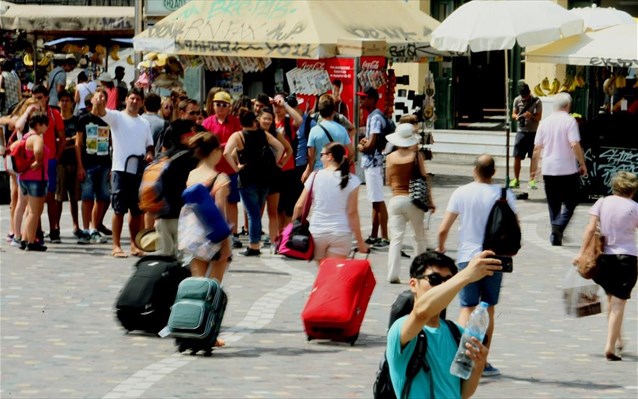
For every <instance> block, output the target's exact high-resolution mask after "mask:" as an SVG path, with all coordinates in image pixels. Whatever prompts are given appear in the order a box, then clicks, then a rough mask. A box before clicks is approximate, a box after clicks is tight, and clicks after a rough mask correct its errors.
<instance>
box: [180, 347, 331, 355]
mask: <svg viewBox="0 0 638 399" xmlns="http://www.w3.org/2000/svg"><path fill="white" fill-rule="evenodd" d="M335 352H340V350H339V349H337V348H334V349H332V350H329V349H323V350H316V348H313V349H308V348H286V347H277V348H263V347H259V348H257V347H251V348H241V349H239V348H231V347H226V348H219V349H215V350H214V351H213V357H217V358H220V357H221V358H224V357H226V358H233V357H261V356H265V355H275V356H302V355H321V354H333V353H335ZM186 353H188V352H186ZM200 357H202V358H203V356H200Z"/></svg>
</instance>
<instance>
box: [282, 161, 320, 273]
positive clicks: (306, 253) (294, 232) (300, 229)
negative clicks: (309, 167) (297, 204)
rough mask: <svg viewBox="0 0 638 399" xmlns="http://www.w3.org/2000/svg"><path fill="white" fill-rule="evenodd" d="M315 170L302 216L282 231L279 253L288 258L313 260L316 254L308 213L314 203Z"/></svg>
mask: <svg viewBox="0 0 638 399" xmlns="http://www.w3.org/2000/svg"><path fill="white" fill-rule="evenodd" d="M316 177H317V173H316V172H315V173H314V174H313V177H312V182H311V183H310V190H309V191H308V196H307V197H306V201H305V202H304V206H303V212H302V213H301V217H299V218H298V219H296V220H293V221H292V222H291V223H289V224H288V226H286V228H284V230H283V231H282V232H281V238H280V240H279V245H278V247H277V253H279V254H281V255H284V256H286V257H288V258H293V259H302V260H308V261H309V260H312V258H313V257H314V255H315V242H314V240H313V239H312V234H310V228H309V227H310V224H309V223H308V220H307V219H308V214H309V213H310V206H311V205H312V191H313V187H314V185H315V178H316Z"/></svg>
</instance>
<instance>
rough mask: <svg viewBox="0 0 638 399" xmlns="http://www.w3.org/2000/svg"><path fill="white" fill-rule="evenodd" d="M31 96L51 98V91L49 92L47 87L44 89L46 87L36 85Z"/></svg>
mask: <svg viewBox="0 0 638 399" xmlns="http://www.w3.org/2000/svg"><path fill="white" fill-rule="evenodd" d="M31 94H33V95H35V94H44V96H45V97H49V90H47V88H46V87H44V85H39V84H38V85H35V86H33V89H31Z"/></svg>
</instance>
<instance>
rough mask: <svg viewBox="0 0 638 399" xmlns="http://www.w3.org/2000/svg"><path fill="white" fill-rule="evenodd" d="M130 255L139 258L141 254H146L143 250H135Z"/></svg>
mask: <svg viewBox="0 0 638 399" xmlns="http://www.w3.org/2000/svg"><path fill="white" fill-rule="evenodd" d="M131 255H132V256H137V257H138V258H141V257H143V256H145V255H146V254H145V253H144V252H143V251H135V252H131Z"/></svg>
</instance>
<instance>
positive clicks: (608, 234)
mask: <svg viewBox="0 0 638 399" xmlns="http://www.w3.org/2000/svg"><path fill="white" fill-rule="evenodd" d="M611 190H612V194H613V195H610V196H607V197H605V198H601V199H599V200H598V201H596V203H595V204H594V206H592V207H591V209H590V210H589V214H590V215H591V218H590V220H589V224H588V225H587V227H585V232H584V233H583V246H582V247H581V250H580V252H579V254H578V255H577V256H576V258H575V259H574V261H575V260H576V259H578V258H579V257H580V256H582V255H583V251H584V249H585V243H587V242H589V241H590V239H591V238H592V235H593V234H594V231H595V230H596V226H597V225H598V224H599V223H600V232H601V234H602V235H603V236H604V237H605V249H604V252H603V256H602V259H601V264H600V272H599V274H598V276H596V277H594V281H595V282H596V283H597V284H599V285H600V286H601V287H603V288H604V289H605V292H606V293H607V296H608V301H609V304H608V305H609V306H608V312H609V314H608V318H607V319H608V322H607V323H608V327H607V342H606V343H605V357H606V358H607V360H612V361H614V360H622V358H621V352H622V349H623V342H622V339H621V330H622V322H623V315H624V312H625V304H626V303H627V300H628V299H629V298H630V295H631V291H632V290H633V288H634V287H635V286H636V280H638V261H637V259H638V258H636V256H637V255H638V247H637V246H636V230H637V229H638V203H636V201H634V200H633V198H635V196H636V192H637V191H638V177H636V175H635V174H633V173H630V172H625V171H621V172H618V173H617V174H616V175H615V176H614V177H613V178H612V181H611Z"/></svg>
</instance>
